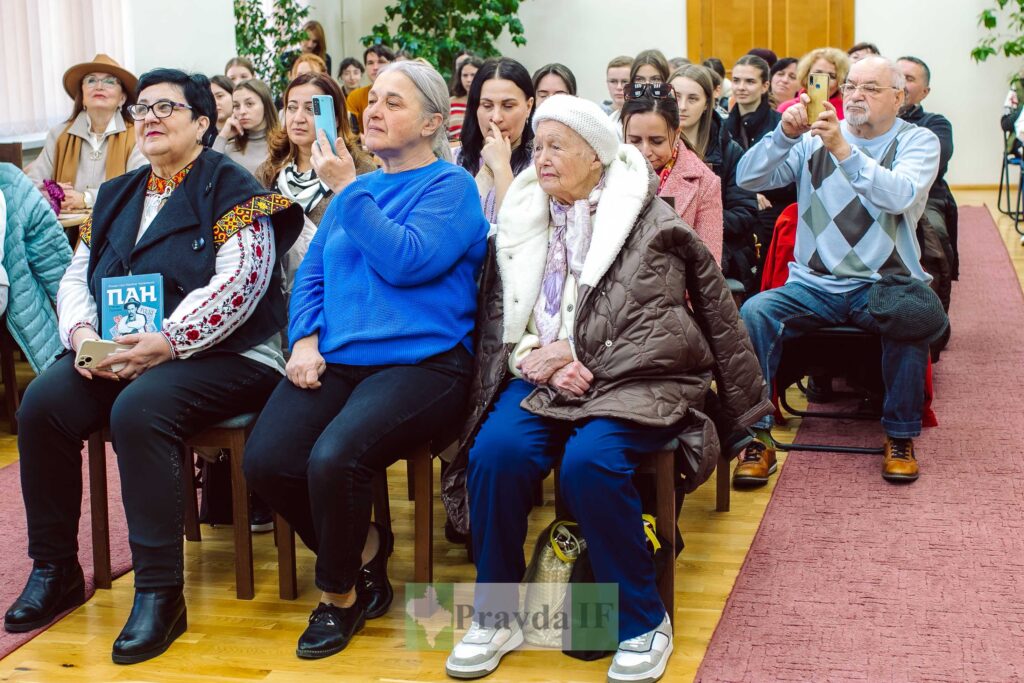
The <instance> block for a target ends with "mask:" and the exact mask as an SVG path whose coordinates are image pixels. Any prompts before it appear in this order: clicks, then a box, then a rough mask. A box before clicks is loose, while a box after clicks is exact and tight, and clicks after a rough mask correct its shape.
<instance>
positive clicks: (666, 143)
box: [622, 83, 722, 264]
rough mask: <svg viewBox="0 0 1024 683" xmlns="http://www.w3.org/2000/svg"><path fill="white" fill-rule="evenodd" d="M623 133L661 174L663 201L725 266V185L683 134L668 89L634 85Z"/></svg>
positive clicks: (628, 96) (628, 89)
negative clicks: (723, 185)
mask: <svg viewBox="0 0 1024 683" xmlns="http://www.w3.org/2000/svg"><path fill="white" fill-rule="evenodd" d="M625 95H626V102H625V104H623V105H622V129H623V132H624V135H625V139H626V143H627V144H630V145H633V146H634V147H636V148H637V149H639V150H640V152H641V153H642V154H643V155H644V157H645V158H646V159H647V161H649V162H651V167H652V168H653V169H654V172H655V173H656V174H658V190H657V192H658V196H659V197H661V198H663V199H666V200H668V201H669V203H670V204H672V206H673V208H674V209H675V210H676V213H677V214H679V217H680V218H682V219H683V220H684V221H686V224H687V225H689V226H690V227H691V228H693V231H694V232H696V233H697V235H698V237H700V238H701V240H702V241H703V242H704V244H705V246H707V248H708V251H710V252H711V254H712V255H713V256H714V257H715V261H716V262H717V263H718V264H721V263H722V195H721V187H722V183H721V181H720V180H719V179H718V176H716V175H715V174H714V172H713V171H712V170H711V169H710V168H708V167H707V165H706V164H705V163H704V162H703V161H702V160H701V158H700V157H699V156H698V155H697V154H696V153H695V152H694V151H693V148H692V146H691V145H690V143H689V141H688V140H687V139H686V138H685V137H684V136H682V135H680V134H679V105H678V103H677V102H676V98H675V93H674V92H673V90H672V86H670V85H668V84H667V83H656V84H642V83H634V84H632V85H630V86H627V87H626V89H625Z"/></svg>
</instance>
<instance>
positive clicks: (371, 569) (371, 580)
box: [356, 522, 395, 619]
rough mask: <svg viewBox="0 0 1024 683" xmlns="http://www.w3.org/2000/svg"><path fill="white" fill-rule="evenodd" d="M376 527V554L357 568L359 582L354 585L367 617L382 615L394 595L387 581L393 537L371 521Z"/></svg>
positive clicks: (372, 617) (373, 617) (374, 617)
mask: <svg viewBox="0 0 1024 683" xmlns="http://www.w3.org/2000/svg"><path fill="white" fill-rule="evenodd" d="M371 524H372V525H373V526H375V527H376V528H377V538H378V539H380V542H379V544H378V546H377V554H376V555H374V556H373V559H372V560H370V561H369V562H367V563H366V564H365V565H363V568H362V569H360V570H359V582H358V585H357V587H356V592H357V593H358V599H359V600H360V601H362V603H363V607H364V609H365V610H366V618H367V619H376V618H377V617H382V616H384V615H385V614H386V613H387V611H388V608H389V607H391V601H392V600H393V599H394V597H395V591H394V590H393V589H392V588H391V582H390V581H388V556H389V555H391V550H392V548H393V547H394V543H395V537H394V534H391V533H389V532H387V531H385V530H384V527H382V526H381V525H380V524H377V523H376V522H371Z"/></svg>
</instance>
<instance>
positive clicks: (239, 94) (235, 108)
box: [213, 79, 281, 175]
mask: <svg viewBox="0 0 1024 683" xmlns="http://www.w3.org/2000/svg"><path fill="white" fill-rule="evenodd" d="M231 100H232V105H231V116H230V117H228V120H227V122H226V123H225V124H224V128H223V129H222V130H221V131H220V133H219V134H218V135H217V138H216V139H215V140H214V142H213V149H214V151H217V152H222V153H223V154H224V156H226V157H227V158H229V159H231V160H232V161H234V162H235V163H236V164H238V165H239V166H241V167H242V168H244V169H245V170H246V171H248V172H249V173H252V174H253V175H255V174H256V169H257V168H259V165H260V164H262V163H263V162H264V161H266V159H267V152H268V147H267V138H268V136H270V135H273V134H274V133H275V132H276V131H278V130H280V128H281V123H280V120H279V119H278V117H277V107H275V106H274V97H273V95H271V94H270V88H268V87H267V85H266V83H264V82H263V81H258V80H256V79H250V80H248V81H242V82H241V83H238V84H236V85H235V90H234V91H233V92H232V93H231Z"/></svg>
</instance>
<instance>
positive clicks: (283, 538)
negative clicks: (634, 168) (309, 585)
mask: <svg viewBox="0 0 1024 683" xmlns="http://www.w3.org/2000/svg"><path fill="white" fill-rule="evenodd" d="M274 539H275V540H276V541H277V582H278V591H279V594H280V596H281V599H282V600H294V599H295V598H297V597H298V596H299V584H298V581H297V579H296V576H295V534H294V533H292V527H291V525H290V524H289V523H288V522H286V521H285V519H284V517H282V516H281V515H279V514H277V513H274Z"/></svg>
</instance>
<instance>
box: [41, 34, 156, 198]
mask: <svg viewBox="0 0 1024 683" xmlns="http://www.w3.org/2000/svg"><path fill="white" fill-rule="evenodd" d="M135 83H136V79H135V76H133V75H132V74H131V72H130V71H128V70H127V69H123V68H121V66H120V65H119V64H118V63H117V62H115V61H114V60H113V59H111V58H110V57H108V56H107V55H104V54H99V55H96V58H95V59H93V60H92V61H91V62H86V63H85V64H77V65H75V66H73V67H71V68H70V69H68V70H67V71H65V72H64V90H65V91H66V92H67V94H68V95H69V96H70V97H71V99H73V100H74V101H75V108H74V109H73V110H72V112H71V118H69V119H68V120H67V121H66V122H64V123H62V124H60V125H59V126H56V127H55V128H53V129H51V130H50V132H49V133H48V134H47V136H46V142H45V143H44V144H43V151H42V152H41V153H40V154H39V156H38V157H36V158H35V160H34V161H33V162H32V163H30V164H29V165H28V166H26V167H25V174H26V175H27V176H28V177H29V178H32V180H34V181H36V184H37V185H41V184H42V182H43V181H44V180H53V181H55V182H57V183H60V186H61V187H62V188H63V189H64V201H63V202H62V203H61V210H62V211H74V210H84V209H90V208H92V205H93V203H94V202H95V201H96V191H97V189H98V188H99V186H100V185H101V184H102V183H103V181H105V180H110V179H111V178H116V177H117V176H119V175H121V174H123V173H125V172H126V171H134V170H135V169H137V168H139V167H140V166H143V165H144V164H145V163H146V159H145V157H143V156H142V153H141V151H140V150H139V149H138V148H137V147H136V145H135V132H134V130H133V123H132V121H131V120H130V118H129V119H126V115H125V114H124V111H126V110H125V107H126V105H129V104H132V103H133V102H134V101H135Z"/></svg>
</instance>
